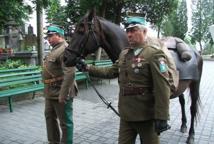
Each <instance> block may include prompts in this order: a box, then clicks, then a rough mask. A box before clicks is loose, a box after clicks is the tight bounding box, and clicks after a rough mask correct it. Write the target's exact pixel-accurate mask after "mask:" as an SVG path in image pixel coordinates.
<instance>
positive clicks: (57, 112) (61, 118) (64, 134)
mask: <svg viewBox="0 0 214 144" xmlns="http://www.w3.org/2000/svg"><path fill="white" fill-rule="evenodd" d="M72 115H73V99H70V100H67V101H66V103H59V102H58V100H51V99H46V100H45V118H46V127H47V137H48V142H49V144H72V143H73V117H72ZM60 132H61V134H60Z"/></svg>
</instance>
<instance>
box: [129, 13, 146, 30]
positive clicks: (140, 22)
mask: <svg viewBox="0 0 214 144" xmlns="http://www.w3.org/2000/svg"><path fill="white" fill-rule="evenodd" d="M136 26H138V27H145V26H146V20H145V18H144V17H140V16H132V17H128V18H127V20H126V22H125V27H126V29H129V28H132V27H136Z"/></svg>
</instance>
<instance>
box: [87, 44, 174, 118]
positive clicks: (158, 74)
mask: <svg viewBox="0 0 214 144" xmlns="http://www.w3.org/2000/svg"><path fill="white" fill-rule="evenodd" d="M161 46H162V44H160V43H155V44H154V43H149V42H147V43H145V44H144V45H142V46H141V47H140V48H135V49H133V48H127V49H125V50H123V51H122V52H121V54H120V56H119V59H118V61H117V62H116V63H115V64H113V66H112V67H106V68H96V67H93V66H91V67H89V74H90V75H92V76H97V77H104V78H115V77H118V82H119V87H120V92H119V103H118V108H119V113H120V117H121V118H122V119H124V120H127V121H144V120H152V119H161V120H167V119H168V118H169V98H170V84H169V73H168V66H167V64H168V63H167V61H166V55H165V54H164V52H163V51H162V50H161ZM162 66H164V67H162ZM133 88H134V89H133ZM136 88H137V89H136ZM138 88H141V89H142V90H143V91H142V92H141V93H138V94H136V92H135V91H137V90H138ZM127 91H130V92H129V95H125V92H127ZM132 91H133V94H132ZM139 91H140V89H139Z"/></svg>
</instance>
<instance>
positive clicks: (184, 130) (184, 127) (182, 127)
mask: <svg viewBox="0 0 214 144" xmlns="http://www.w3.org/2000/svg"><path fill="white" fill-rule="evenodd" d="M180 131H181V132H182V133H186V132H187V126H185V125H182V126H181V129H180Z"/></svg>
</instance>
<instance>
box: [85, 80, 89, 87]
mask: <svg viewBox="0 0 214 144" xmlns="http://www.w3.org/2000/svg"><path fill="white" fill-rule="evenodd" d="M85 84H86V88H88V80H87V79H86V80H85Z"/></svg>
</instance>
